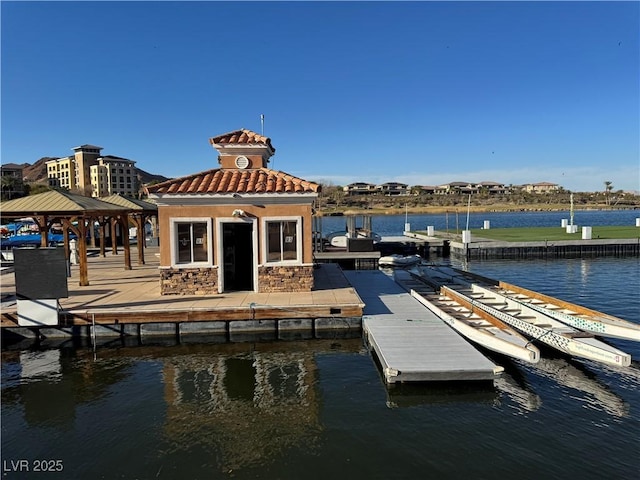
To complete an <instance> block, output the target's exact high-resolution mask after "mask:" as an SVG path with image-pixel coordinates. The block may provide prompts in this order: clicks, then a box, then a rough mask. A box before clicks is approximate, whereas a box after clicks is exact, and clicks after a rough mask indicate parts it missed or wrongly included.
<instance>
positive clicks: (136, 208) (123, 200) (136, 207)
mask: <svg viewBox="0 0 640 480" xmlns="http://www.w3.org/2000/svg"><path fill="white" fill-rule="evenodd" d="M100 200H102V201H103V202H107V203H112V204H113V205H118V206H120V207H124V208H126V209H128V210H132V211H133V212H134V213H138V212H148V213H157V212H158V205H156V204H155V203H151V202H145V201H144V200H138V199H136V198H129V197H123V196H122V195H117V194H116V195H109V196H108V197H103V198H101V199H100Z"/></svg>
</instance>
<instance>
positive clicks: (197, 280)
mask: <svg viewBox="0 0 640 480" xmlns="http://www.w3.org/2000/svg"><path fill="white" fill-rule="evenodd" d="M160 293H161V294H162V295H214V294H217V293H218V269H217V268H161V269H160Z"/></svg>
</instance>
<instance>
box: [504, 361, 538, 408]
mask: <svg viewBox="0 0 640 480" xmlns="http://www.w3.org/2000/svg"><path fill="white" fill-rule="evenodd" d="M513 372H514V373H513V374H510V373H507V372H505V373H503V374H502V375H501V376H500V377H498V378H496V379H495V380H494V384H495V386H496V388H497V389H498V390H499V391H500V392H501V393H502V394H503V395H504V396H506V397H507V398H508V399H509V400H510V401H511V402H512V403H513V405H515V407H516V408H517V409H518V410H519V411H520V412H523V413H527V412H535V411H536V410H538V409H539V408H540V405H542V399H541V398H540V396H539V395H538V394H537V393H536V392H534V391H533V389H532V388H531V387H530V386H529V385H528V384H527V383H526V382H525V380H524V377H522V375H520V374H519V372H517V373H518V374H516V373H515V372H516V371H513Z"/></svg>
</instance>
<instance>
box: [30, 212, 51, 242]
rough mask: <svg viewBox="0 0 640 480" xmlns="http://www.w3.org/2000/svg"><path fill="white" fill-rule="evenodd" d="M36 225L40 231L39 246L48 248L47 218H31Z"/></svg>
mask: <svg viewBox="0 0 640 480" xmlns="http://www.w3.org/2000/svg"><path fill="white" fill-rule="evenodd" d="M32 218H33V219H34V220H35V222H36V224H37V225H38V230H39V231H40V246H41V247H48V246H49V229H48V228H47V216H46V215H34V216H33V217H32Z"/></svg>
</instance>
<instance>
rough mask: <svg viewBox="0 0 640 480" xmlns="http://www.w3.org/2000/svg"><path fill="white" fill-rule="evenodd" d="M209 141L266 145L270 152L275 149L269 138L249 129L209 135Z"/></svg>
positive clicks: (211, 142) (214, 144)
mask: <svg viewBox="0 0 640 480" xmlns="http://www.w3.org/2000/svg"><path fill="white" fill-rule="evenodd" d="M209 143H210V144H211V145H213V146H216V145H267V146H268V147H269V148H270V149H271V151H272V152H275V151H276V149H275V148H273V145H271V139H270V138H269V137H264V136H262V135H260V134H259V133H256V132H252V131H251V130H247V129H242V130H235V131H233V132H229V133H223V134H222V135H218V136H217V137H211V138H210V139H209Z"/></svg>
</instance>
